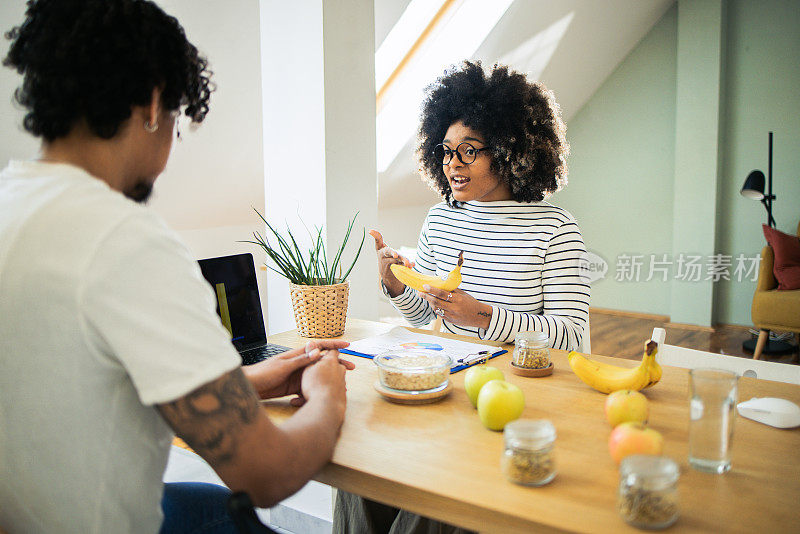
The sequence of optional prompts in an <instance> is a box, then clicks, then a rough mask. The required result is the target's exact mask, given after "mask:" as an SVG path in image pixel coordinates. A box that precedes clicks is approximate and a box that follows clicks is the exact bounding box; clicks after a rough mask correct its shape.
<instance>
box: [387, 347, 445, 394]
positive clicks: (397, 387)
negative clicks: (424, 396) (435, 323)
mask: <svg viewBox="0 0 800 534" xmlns="http://www.w3.org/2000/svg"><path fill="white" fill-rule="evenodd" d="M372 361H373V362H375V365H377V366H378V375H379V377H380V383H381V385H382V386H383V387H385V388H387V389H389V390H393V391H400V392H407V391H413V392H418V393H419V392H433V391H437V390H441V389H444V388H446V387H447V384H448V382H449V380H450V366H451V365H452V361H451V359H450V357H449V356H447V355H446V354H442V353H441V352H437V351H435V350H428V349H398V350H391V351H388V352H384V353H382V354H379V355H378V356H375V358H374V359H373V360H372Z"/></svg>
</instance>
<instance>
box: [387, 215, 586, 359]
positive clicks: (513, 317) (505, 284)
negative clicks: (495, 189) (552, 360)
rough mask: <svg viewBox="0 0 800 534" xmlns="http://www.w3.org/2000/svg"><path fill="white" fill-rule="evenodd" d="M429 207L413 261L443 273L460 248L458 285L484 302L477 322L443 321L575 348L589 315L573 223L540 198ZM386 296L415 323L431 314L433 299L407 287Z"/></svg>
mask: <svg viewBox="0 0 800 534" xmlns="http://www.w3.org/2000/svg"><path fill="white" fill-rule="evenodd" d="M461 206H462V207H460V208H452V207H450V206H448V205H447V204H445V203H440V204H437V205H436V206H434V207H432V208H431V209H430V210H429V211H428V215H427V217H426V218H425V222H424V224H423V226H422V231H421V232H420V235H419V243H418V245H417V257H416V265H415V267H414V268H415V269H416V270H417V271H419V272H421V273H424V274H436V275H438V276H444V275H446V274H447V273H449V272H450V271H451V270H452V269H454V268H455V266H456V263H457V261H458V254H459V252H461V251H462V250H463V251H464V265H463V267H462V268H461V275H462V282H461V285H460V286H459V289H462V290H464V291H466V292H467V293H469V294H470V295H471V296H472V297H474V298H475V299H477V300H479V301H480V302H483V303H486V304H489V305H491V307H492V318H491V321H490V323H489V327H488V328H487V329H486V330H484V329H482V328H477V327H465V326H459V325H455V324H452V323H450V322H448V321H447V320H444V321H443V325H444V328H445V329H446V330H447V331H448V332H452V333H454V334H462V335H472V336H477V337H479V338H480V339H486V340H494V341H503V342H513V341H514V336H515V335H516V334H517V332H520V331H525V330H539V331H542V332H546V333H547V334H548V336H549V339H550V346H552V347H554V348H558V349H565V350H573V349H577V348H578V345H579V344H580V341H581V337H582V335H583V328H584V326H585V325H586V322H587V320H588V317H589V284H588V282H587V281H586V280H585V279H584V278H582V277H581V276H580V273H579V258H580V256H581V255H582V254H584V253H585V252H586V247H585V246H584V243H583V238H582V237H581V233H580V230H579V229H578V225H577V223H576V222H575V219H574V218H573V217H572V215H570V214H569V212H567V211H566V210H564V209H562V208H559V207H557V206H553V205H552V204H549V203H547V202H533V203H520V202H515V201H493V202H480V201H471V202H466V203H463V204H462V205H461ZM391 301H392V304H393V305H394V306H395V308H397V310H398V311H400V313H401V314H403V316H404V317H405V318H406V319H407V320H408V321H409V322H410V323H411V324H412V325H414V326H417V327H419V326H423V325H426V324H428V323H429V322H430V321H431V320H433V319H434V318H435V314H434V312H433V307H432V306H431V305H430V303H428V301H426V300H424V299H423V298H422V297H420V296H419V294H418V293H417V291H415V290H413V289H411V288H409V287H406V288H405V290H404V292H403V293H402V294H400V295H398V296H397V297H395V298H392V299H391Z"/></svg>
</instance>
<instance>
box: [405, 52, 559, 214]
mask: <svg viewBox="0 0 800 534" xmlns="http://www.w3.org/2000/svg"><path fill="white" fill-rule="evenodd" d="M425 92H426V97H425V101H424V102H423V104H422V115H421V120H420V127H419V133H418V140H417V158H418V159H419V163H420V172H421V173H422V177H423V179H424V180H425V181H426V182H427V183H428V185H429V186H430V187H431V189H433V190H435V191H437V192H438V193H439V194H440V195H441V196H442V198H443V199H444V200H445V201H446V202H447V203H448V204H449V205H451V206H454V207H457V206H458V205H459V203H458V202H457V201H456V200H455V199H454V198H453V191H452V190H451V189H450V184H449V183H448V181H447V176H445V173H444V169H443V166H442V160H441V158H440V157H437V156H436V155H435V154H434V147H435V146H436V145H437V144H439V143H441V142H442V139H444V136H445V133H446V132H447V129H448V128H449V127H450V125H451V124H453V123H454V122H458V121H461V122H463V123H464V124H465V125H466V126H468V127H469V128H472V129H473V130H477V131H478V132H480V133H481V134H482V135H483V136H484V138H485V141H486V144H487V146H489V147H490V148H491V151H490V153H491V155H492V163H491V169H492V171H493V172H494V173H495V174H496V175H497V176H499V177H500V179H501V180H505V181H506V182H507V183H508V185H509V186H510V189H511V194H512V196H513V198H514V200H516V201H518V202H536V201H540V200H543V199H544V198H545V197H546V196H549V194H550V193H553V192H555V191H558V190H559V189H561V188H562V187H563V186H564V185H566V183H567V164H566V158H567V155H568V154H569V145H568V144H567V141H566V137H565V132H566V129H567V128H566V126H565V125H564V121H563V120H561V110H560V108H559V106H558V104H557V103H556V101H555V97H554V96H553V92H552V91H549V90H548V89H547V88H546V87H545V86H544V85H542V84H541V83H539V82H529V81H528V80H527V78H526V77H525V75H523V74H520V73H518V72H514V71H512V70H509V68H508V67H506V66H502V65H495V66H494V67H493V68H492V70H491V72H489V73H488V74H486V73H484V70H483V67H482V66H481V63H480V61H477V62H471V61H464V62H463V63H462V64H461V65H460V66H459V67H454V68H452V69H450V70H448V71H446V72H445V73H444V75H443V76H442V77H441V78H439V79H438V80H436V81H435V82H434V83H433V84H431V85H429V86H428V87H427V88H426V90H425Z"/></svg>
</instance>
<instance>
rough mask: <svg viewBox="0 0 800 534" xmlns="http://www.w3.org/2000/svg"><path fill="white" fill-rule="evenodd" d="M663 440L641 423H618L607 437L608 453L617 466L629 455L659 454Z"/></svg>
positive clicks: (659, 435)
mask: <svg viewBox="0 0 800 534" xmlns="http://www.w3.org/2000/svg"><path fill="white" fill-rule="evenodd" d="M663 447H664V438H663V437H662V436H661V434H659V433H658V432H656V431H655V430H653V429H652V428H647V427H646V426H645V425H643V424H642V423H620V424H619V425H617V427H616V428H615V429H614V430H612V431H611V435H610V436H609V437H608V452H610V453H611V457H612V458H613V459H614V461H615V462H617V465H619V463H620V462H621V461H622V459H623V458H625V457H626V456H630V455H631V454H655V455H659V454H661V450H662V449H663Z"/></svg>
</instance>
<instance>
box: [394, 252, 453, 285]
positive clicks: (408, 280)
mask: <svg viewBox="0 0 800 534" xmlns="http://www.w3.org/2000/svg"><path fill="white" fill-rule="evenodd" d="M463 264H464V252H463V251H461V254H459V255H458V265H456V268H455V269H453V270H452V271H450V274H448V275H447V278H446V279H444V280H442V279H441V278H439V277H438V276H430V275H427V274H422V273H418V272H417V271H414V270H413V269H409V268H408V267H406V266H405V265H401V264H399V263H395V264H393V265H390V266H389V268H390V269H391V270H392V274H394V276H395V277H396V278H397V279H398V280H400V281H401V282H403V283H404V284H405V285H407V286H408V287H410V288H411V289H416V290H417V291H424V289H422V286H424V285H426V284H427V285H429V286H431V287H435V288H437V289H443V290H444V291H452V290H454V289H455V288H457V287H458V286H459V285H460V284H461V266H462V265H463Z"/></svg>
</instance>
